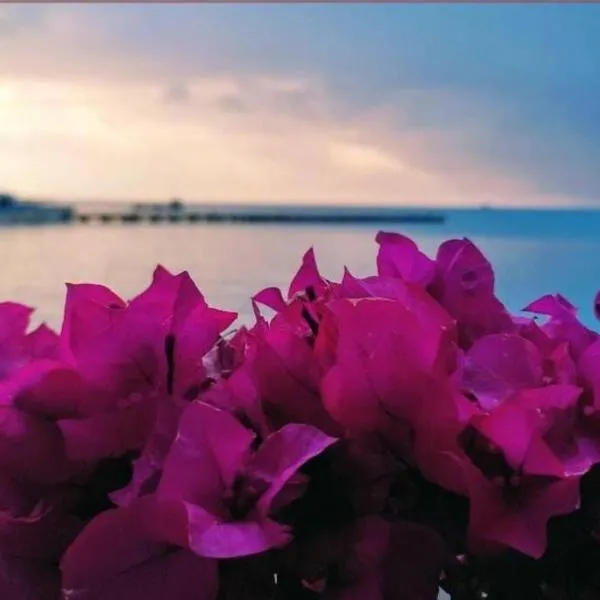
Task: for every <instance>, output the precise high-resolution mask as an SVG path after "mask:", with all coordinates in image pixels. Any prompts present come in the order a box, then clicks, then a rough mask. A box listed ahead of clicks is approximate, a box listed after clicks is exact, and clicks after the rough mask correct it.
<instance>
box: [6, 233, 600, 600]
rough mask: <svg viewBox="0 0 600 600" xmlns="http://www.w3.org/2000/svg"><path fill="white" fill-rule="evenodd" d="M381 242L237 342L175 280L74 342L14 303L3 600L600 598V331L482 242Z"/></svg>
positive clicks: (74, 315)
mask: <svg viewBox="0 0 600 600" xmlns="http://www.w3.org/2000/svg"><path fill="white" fill-rule="evenodd" d="M376 240H377V243H378V246H379V250H378V254H377V268H376V274H374V275H372V276H369V277H365V278H358V277H355V276H353V275H352V274H351V273H350V272H349V271H348V270H346V271H345V272H344V274H343V277H342V279H341V281H339V282H336V281H330V280H328V279H326V278H325V277H323V276H322V275H321V274H320V273H319V270H318V268H317V264H316V261H315V257H314V254H313V252H312V250H309V251H308V252H307V253H306V255H305V256H304V259H303V261H302V265H301V267H300V269H299V271H298V272H297V274H296V275H295V276H294V278H293V280H292V282H291V284H290V286H289V290H288V291H287V293H285V294H284V293H282V291H281V290H279V289H277V288H267V289H264V290H262V291H260V292H259V293H257V294H256V295H255V296H254V297H253V298H252V305H253V308H254V313H255V323H254V324H253V325H252V326H248V327H246V326H242V327H239V328H238V329H237V330H232V329H231V326H232V325H233V324H234V322H235V319H236V315H235V314H233V313H230V312H225V311H222V310H218V309H215V308H212V307H210V306H209V305H208V304H207V302H206V301H205V299H204V297H203V295H202V294H201V292H200V291H199V290H198V288H197V287H196V286H195V284H194V283H193V282H192V280H191V279H190V277H189V275H188V274H187V273H185V272H184V273H180V274H176V275H174V274H171V273H169V272H168V271H167V270H165V269H164V268H162V267H158V268H157V269H156V271H155V272H154V277H153V280H152V283H151V285H150V286H149V287H148V289H147V290H145V291H144V292H143V293H141V294H140V295H138V296H137V297H135V298H134V299H132V300H130V301H125V300H123V299H122V298H120V297H119V296H117V295H116V294H115V293H113V292H112V291H111V290H109V289H107V288H105V287H103V286H100V285H91V284H80V285H69V286H68V291H67V298H66V304H65V312H64V319H63V324H62V328H61V331H60V333H58V334H57V333H54V332H53V331H51V330H50V329H49V328H47V327H46V326H41V327H40V328H38V329H36V330H34V331H33V332H29V329H28V323H29V317H30V313H31V311H30V309H28V308H27V307H24V306H21V305H18V304H14V303H3V304H0V408H1V412H0V598H2V600H58V599H60V598H62V599H64V600H126V599H127V600H130V599H132V598H145V599H146V600H171V599H172V600H296V599H297V600H435V599H436V598H437V595H438V592H439V590H445V592H446V593H447V594H449V595H450V597H451V598H453V599H454V600H475V599H477V600H479V599H484V598H487V599H489V600H518V599H527V600H538V599H539V600H541V599H548V600H590V599H598V598H600V541H599V540H600V537H599V536H600V471H599V468H600V467H597V465H598V464H600V338H599V337H598V334H596V333H595V332H593V331H591V330H590V329H588V328H587V327H585V326H584V325H583V324H582V323H581V322H580V321H579V320H578V319H577V316H576V311H575V308H574V307H573V306H572V305H571V304H570V303H569V302H568V301H567V300H566V299H565V298H563V297H562V296H560V295H555V296H552V295H548V296H544V297H543V298H540V299H538V300H536V301H535V302H533V303H532V304H530V305H529V306H528V307H527V308H526V309H525V311H524V312H528V313H529V314H530V315H531V316H529V317H522V316H514V315H511V314H510V313H509V312H508V310H507V309H506V308H505V306H504V305H503V304H502V303H501V302H500V301H499V300H498V298H497V297H496V295H495V292H494V274H493V271H492V267H491V265H490V264H489V262H488V261H487V260H486V259H485V257H484V256H483V255H482V254H481V252H480V251H479V250H478V249H477V248H476V247H475V246H474V245H473V244H472V243H471V242H470V241H468V240H450V241H447V242H445V243H443V244H442V245H441V246H440V248H439V249H438V251H437V255H436V256H435V259H430V258H428V257H427V256H426V255H425V254H423V253H422V252H421V251H420V250H419V248H418V247H417V245H416V244H415V243H414V242H412V241H411V240H410V239H408V238H406V237H404V236H402V235H399V234H395V233H384V232H381V233H379V234H378V236H377V238H376ZM267 313H268V314H269V315H271V316H270V318H267V317H266V314H267Z"/></svg>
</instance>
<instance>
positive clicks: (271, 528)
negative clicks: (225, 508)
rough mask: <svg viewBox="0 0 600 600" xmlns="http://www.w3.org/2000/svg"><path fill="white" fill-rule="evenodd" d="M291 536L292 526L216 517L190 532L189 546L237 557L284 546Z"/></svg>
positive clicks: (210, 553) (209, 554) (205, 553)
mask: <svg viewBox="0 0 600 600" xmlns="http://www.w3.org/2000/svg"><path fill="white" fill-rule="evenodd" d="M291 539H292V535H291V531H290V529H289V527H287V526H285V525H281V524H279V523H276V522H275V521H272V520H271V519H259V520H248V521H235V522H223V521H217V520H215V521H214V524H213V526H212V527H208V528H200V529H199V530H198V532H197V533H195V532H191V533H190V549H191V550H193V551H194V552H195V553H196V554H198V555H199V556H206V557H210V558H235V557H241V556H250V555H252V554H259V553H260V552H266V551H267V550H270V549H272V548H281V547H283V546H285V545H286V544H288V543H289V542H290V541H291Z"/></svg>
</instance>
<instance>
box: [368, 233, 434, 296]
mask: <svg viewBox="0 0 600 600" xmlns="http://www.w3.org/2000/svg"><path fill="white" fill-rule="evenodd" d="M375 240H376V241H377V243H378V244H379V252H378V254H377V270H378V272H379V275H381V276H384V277H400V278H401V279H404V281H408V282H410V283H416V284H418V285H420V286H421V287H427V286H428V285H429V284H430V283H431V282H432V281H433V277H434V275H435V263H434V262H433V261H432V260H431V259H430V258H428V257H427V256H426V255H425V254H423V253H422V252H421V251H420V250H419V248H418V246H417V245H416V244H415V243H414V242H413V241H412V240H411V239H409V238H407V237H406V236H403V235H400V234H399V233H387V232H385V231H380V232H379V233H378V234H377V237H376V238H375Z"/></svg>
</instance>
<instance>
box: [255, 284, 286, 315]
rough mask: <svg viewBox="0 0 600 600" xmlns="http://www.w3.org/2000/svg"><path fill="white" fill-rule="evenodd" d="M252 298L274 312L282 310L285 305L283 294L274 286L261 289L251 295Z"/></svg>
mask: <svg viewBox="0 0 600 600" xmlns="http://www.w3.org/2000/svg"><path fill="white" fill-rule="evenodd" d="M252 300H254V302H259V303H260V304H264V305H265V306H268V307H269V308H270V309H272V310H274V311H275V312H279V311H282V310H283V309H284V308H285V307H286V302H285V300H284V298H283V294H282V293H281V290H280V289H279V288H276V287H268V288H265V289H264V290H261V291H260V292H258V293H257V294H255V295H254V296H253V297H252Z"/></svg>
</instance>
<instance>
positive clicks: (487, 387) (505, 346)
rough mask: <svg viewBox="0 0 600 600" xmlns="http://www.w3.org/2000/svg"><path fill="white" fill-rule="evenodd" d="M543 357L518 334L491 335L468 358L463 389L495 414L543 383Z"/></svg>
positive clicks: (466, 359)
mask: <svg viewBox="0 0 600 600" xmlns="http://www.w3.org/2000/svg"><path fill="white" fill-rule="evenodd" d="M542 375H543V370H542V357H541V356H540V353H539V351H538V349H537V348H536V347H535V346H534V345H533V344H532V343H531V342H530V341H529V340H526V339H524V338H522V337H519V336H517V335H514V334H495V335H487V336H485V337H482V338H480V339H479V340H477V341H476V342H475V343H474V344H473V346H472V347H471V348H470V349H469V351H468V352H467V353H466V355H465V364H464V368H463V386H464V387H465V389H467V390H468V391H470V392H472V393H473V394H475V396H476V397H477V400H478V401H479V404H480V405H481V406H482V407H483V408H484V409H486V410H491V409H492V408H494V407H495V406H497V405H498V404H501V403H502V402H503V401H504V400H505V399H506V398H507V397H508V396H510V394H512V393H513V392H515V391H516V390H518V389H521V388H528V387H537V386H539V385H541V383H542Z"/></svg>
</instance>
